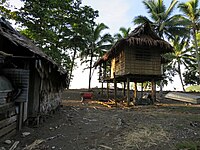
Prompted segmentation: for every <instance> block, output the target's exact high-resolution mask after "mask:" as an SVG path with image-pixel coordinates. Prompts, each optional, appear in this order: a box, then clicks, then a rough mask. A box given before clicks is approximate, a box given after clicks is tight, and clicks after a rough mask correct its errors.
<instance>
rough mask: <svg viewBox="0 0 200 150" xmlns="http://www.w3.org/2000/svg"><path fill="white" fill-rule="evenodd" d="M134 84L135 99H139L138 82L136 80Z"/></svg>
mask: <svg viewBox="0 0 200 150" xmlns="http://www.w3.org/2000/svg"><path fill="white" fill-rule="evenodd" d="M134 86H135V89H134V99H135V100H136V99H137V82H134Z"/></svg>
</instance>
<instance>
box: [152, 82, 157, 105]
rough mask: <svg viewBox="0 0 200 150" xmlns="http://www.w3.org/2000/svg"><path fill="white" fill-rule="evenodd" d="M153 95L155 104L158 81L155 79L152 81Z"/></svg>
mask: <svg viewBox="0 0 200 150" xmlns="http://www.w3.org/2000/svg"><path fill="white" fill-rule="evenodd" d="M151 97H152V101H153V104H154V102H155V101H156V83H155V80H152V81H151Z"/></svg>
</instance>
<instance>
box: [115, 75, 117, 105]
mask: <svg viewBox="0 0 200 150" xmlns="http://www.w3.org/2000/svg"><path fill="white" fill-rule="evenodd" d="M114 99H115V105H116V106H117V81H116V77H115V74H114Z"/></svg>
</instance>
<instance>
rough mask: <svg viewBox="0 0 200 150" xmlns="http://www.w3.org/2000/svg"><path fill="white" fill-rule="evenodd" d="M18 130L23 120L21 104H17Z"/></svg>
mask: <svg viewBox="0 0 200 150" xmlns="http://www.w3.org/2000/svg"><path fill="white" fill-rule="evenodd" d="M18 118H19V119H18V130H19V131H20V130H21V129H22V120H23V102H20V103H19V117H18Z"/></svg>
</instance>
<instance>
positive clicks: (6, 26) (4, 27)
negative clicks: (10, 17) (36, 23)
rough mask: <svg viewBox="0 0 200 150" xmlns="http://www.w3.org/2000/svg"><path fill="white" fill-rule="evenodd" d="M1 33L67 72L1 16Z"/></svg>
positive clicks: (15, 43) (59, 69) (12, 41)
mask: <svg viewBox="0 0 200 150" xmlns="http://www.w3.org/2000/svg"><path fill="white" fill-rule="evenodd" d="M0 35H1V36H3V37H5V38H6V39H7V40H9V41H10V42H11V43H13V44H14V45H16V46H21V47H23V48H24V49H25V50H27V52H30V53H32V54H33V55H35V56H38V57H41V58H43V59H45V60H46V61H48V62H50V63H51V64H52V65H53V66H56V67H57V69H58V72H60V73H61V74H66V72H65V70H64V69H63V68H62V67H61V66H59V65H58V64H57V63H56V62H55V61H54V60H53V59H52V58H50V57H49V56H48V55H47V54H45V53H44V52H43V51H42V50H41V49H40V48H38V47H37V46H35V44H34V43H33V42H32V41H31V40H30V39H28V38H26V37H25V36H23V35H21V34H20V33H19V32H18V31H16V30H15V29H14V28H13V27H12V26H11V25H10V23H9V22H7V21H6V20H5V19H4V18H0Z"/></svg>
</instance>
